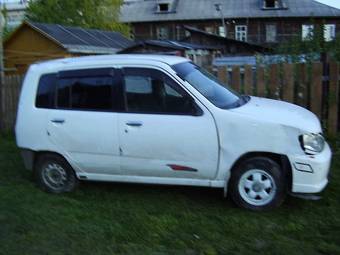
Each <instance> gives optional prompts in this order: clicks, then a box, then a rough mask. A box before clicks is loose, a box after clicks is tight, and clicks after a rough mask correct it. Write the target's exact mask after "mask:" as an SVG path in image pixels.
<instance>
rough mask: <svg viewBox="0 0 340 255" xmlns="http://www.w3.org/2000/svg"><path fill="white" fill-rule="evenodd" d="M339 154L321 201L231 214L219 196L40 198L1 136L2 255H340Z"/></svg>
mask: <svg viewBox="0 0 340 255" xmlns="http://www.w3.org/2000/svg"><path fill="white" fill-rule="evenodd" d="M339 170H340V154H338V153H336V154H334V162H333V166H332V181H331V183H330V185H329V186H328V187H327V189H326V191H325V192H324V193H323V199H322V200H320V201H304V200H301V199H296V198H293V197H287V200H286V202H285V203H284V204H283V205H282V207H281V208H279V209H277V210H275V211H272V212H267V213H253V212H248V211H245V210H241V209H238V208H236V207H235V206H234V205H233V204H232V203H231V202H229V201H228V200H226V199H224V198H223V195H222V191H221V190H219V189H207V188H197V187H196V188H194V187H168V186H156V185H151V186H145V185H135V184H117V183H110V184H109V183H108V184H105V183H98V184H97V183H91V182H83V183H81V185H80V187H79V189H78V190H76V191H75V192H74V193H71V194H62V195H52V194H47V193H44V192H42V191H40V190H39V189H38V188H37V187H36V186H35V185H34V183H33V178H32V174H31V173H30V172H29V171H27V170H25V169H24V166H23V163H22V161H21V159H20V155H19V151H18V149H17V148H16V146H15V142H14V139H13V138H11V137H10V136H1V135H0V198H1V199H0V247H1V249H0V254H1V255H2V254H4V255H12V254H13V255H14V254H15V255H18V254H19V255H21V254H24V255H30V254H32V255H33V254H34V255H36V254H49V255H54V254H55V255H57V254H72V255H77V254H81V255H87V254H89V255H93V254H96V255H97V254H164V255H165V254H192V255H195V254H230V255H237V254H248V255H251V254H261V255H272V254H275V255H287V254H289V255H300V254H308V255H310V254H311V255H317V254H340V217H339V215H340V203H339V193H340V171H339Z"/></svg>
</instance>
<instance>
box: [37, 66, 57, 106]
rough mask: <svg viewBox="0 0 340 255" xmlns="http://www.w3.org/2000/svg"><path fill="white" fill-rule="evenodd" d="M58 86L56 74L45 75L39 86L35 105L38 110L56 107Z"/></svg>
mask: <svg viewBox="0 0 340 255" xmlns="http://www.w3.org/2000/svg"><path fill="white" fill-rule="evenodd" d="M56 85H57V77H56V74H55V73H54V74H45V75H43V76H41V78H40V80H39V85H38V91H37V96H36V101H35V105H36V107H38V108H54V107H55V91H56Z"/></svg>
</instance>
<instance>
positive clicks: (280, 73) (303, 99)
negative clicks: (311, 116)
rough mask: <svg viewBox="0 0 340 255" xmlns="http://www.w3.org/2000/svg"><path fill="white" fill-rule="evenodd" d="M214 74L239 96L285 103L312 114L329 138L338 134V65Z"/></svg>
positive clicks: (241, 68) (235, 69) (259, 68)
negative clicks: (264, 98)
mask: <svg viewBox="0 0 340 255" xmlns="http://www.w3.org/2000/svg"><path fill="white" fill-rule="evenodd" d="M214 71H215V72H216V74H217V76H218V77H219V79H220V80H222V81H223V82H225V83H227V84H230V86H231V87H232V88H233V89H234V90H236V91H238V92H241V93H243V94H248V95H254V96H260V97H268V98H273V99H279V100H284V101H288V102H291V103H294V104H297V105H300V106H302V107H305V108H307V109H309V110H311V111H312V112H314V113H315V114H316V115H317V116H318V117H319V118H320V119H321V120H322V123H323V127H324V128H325V129H326V130H327V132H328V133H329V135H336V134H337V132H338V130H339V120H340V118H339V117H340V116H339V63H336V62H331V63H329V64H322V63H312V64H287V63H282V64H272V65H268V66H266V67H265V66H257V67H253V66H249V65H245V66H232V67H219V68H218V69H217V70H214Z"/></svg>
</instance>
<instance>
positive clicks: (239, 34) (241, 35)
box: [235, 25, 248, 42]
mask: <svg viewBox="0 0 340 255" xmlns="http://www.w3.org/2000/svg"><path fill="white" fill-rule="evenodd" d="M247 30H248V29H247V26H244V25H242V26H235V39H236V40H238V41H243V42H246V41H247Z"/></svg>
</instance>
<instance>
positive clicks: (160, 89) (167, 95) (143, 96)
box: [124, 68, 195, 115]
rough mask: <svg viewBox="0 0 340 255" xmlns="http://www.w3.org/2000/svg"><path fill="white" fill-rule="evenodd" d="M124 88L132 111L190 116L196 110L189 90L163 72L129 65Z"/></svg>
mask: <svg viewBox="0 0 340 255" xmlns="http://www.w3.org/2000/svg"><path fill="white" fill-rule="evenodd" d="M124 88H125V94H126V107H127V111H128V112H137V113H164V114H188V115H191V114H193V113H194V112H195V108H194V104H193V101H192V100H191V99H190V97H189V96H188V95H187V93H185V91H183V90H182V89H181V88H180V87H179V86H178V85H177V84H176V82H174V81H173V80H172V79H170V78H169V77H168V76H167V75H165V74H163V73H162V72H160V71H157V70H153V69H145V68H126V69H124Z"/></svg>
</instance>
